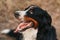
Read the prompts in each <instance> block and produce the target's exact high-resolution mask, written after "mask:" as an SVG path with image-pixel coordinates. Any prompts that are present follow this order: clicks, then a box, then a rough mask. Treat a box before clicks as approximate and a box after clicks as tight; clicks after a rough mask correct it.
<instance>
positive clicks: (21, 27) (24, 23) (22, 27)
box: [14, 21, 33, 33]
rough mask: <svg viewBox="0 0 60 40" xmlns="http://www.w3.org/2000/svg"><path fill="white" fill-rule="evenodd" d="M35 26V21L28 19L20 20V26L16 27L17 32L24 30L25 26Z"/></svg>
mask: <svg viewBox="0 0 60 40" xmlns="http://www.w3.org/2000/svg"><path fill="white" fill-rule="evenodd" d="M32 26H33V22H31V21H28V22H26V21H24V22H23V21H22V22H20V24H19V25H18V27H17V28H16V29H15V31H14V32H15V33H16V32H20V31H21V30H23V29H25V28H30V27H32Z"/></svg>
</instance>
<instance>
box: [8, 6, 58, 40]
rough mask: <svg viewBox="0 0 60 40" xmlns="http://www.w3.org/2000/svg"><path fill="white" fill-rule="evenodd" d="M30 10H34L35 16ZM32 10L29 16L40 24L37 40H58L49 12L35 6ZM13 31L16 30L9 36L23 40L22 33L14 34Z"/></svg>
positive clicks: (28, 13)
mask: <svg viewBox="0 0 60 40" xmlns="http://www.w3.org/2000/svg"><path fill="white" fill-rule="evenodd" d="M33 6H35V5H33ZM29 7H30V6H29ZM29 7H28V8H29ZM28 8H26V9H25V10H27V9H28ZM30 10H32V13H33V14H31V13H30ZM30 10H29V11H28V12H27V16H29V17H31V18H33V19H35V20H36V21H37V22H38V33H37V38H36V40H57V38H56V30H55V28H54V27H53V26H52V25H51V23H52V18H51V16H50V15H49V14H48V12H46V11H45V10H43V9H41V8H40V7H38V6H35V7H33V8H32V9H30ZM13 31H14V30H11V32H10V33H8V35H10V36H12V37H16V38H17V40H22V38H23V35H22V34H20V33H13Z"/></svg>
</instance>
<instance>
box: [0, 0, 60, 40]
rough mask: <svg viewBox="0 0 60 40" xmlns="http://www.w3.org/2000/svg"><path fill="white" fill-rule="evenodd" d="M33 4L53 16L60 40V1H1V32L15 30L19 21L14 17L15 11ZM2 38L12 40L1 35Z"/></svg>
mask: <svg viewBox="0 0 60 40" xmlns="http://www.w3.org/2000/svg"><path fill="white" fill-rule="evenodd" d="M32 4H33V5H38V6H39V7H41V8H42V9H44V10H46V11H48V13H49V14H50V15H51V16H52V21H53V22H52V25H54V26H55V28H56V31H57V37H58V40H60V31H59V30H60V0H0V30H3V29H5V28H11V29H13V28H15V27H16V26H17V25H18V23H19V21H18V20H17V19H16V18H15V17H14V11H15V10H18V9H19V10H24V9H25V8H26V7H28V6H29V5H32ZM1 37H4V38H6V40H9V39H10V40H12V38H10V37H7V36H3V35H0V38H1Z"/></svg>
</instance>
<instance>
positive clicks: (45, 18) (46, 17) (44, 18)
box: [40, 10, 52, 25]
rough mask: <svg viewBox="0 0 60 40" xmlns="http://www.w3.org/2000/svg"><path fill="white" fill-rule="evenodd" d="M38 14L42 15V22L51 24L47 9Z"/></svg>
mask: <svg viewBox="0 0 60 40" xmlns="http://www.w3.org/2000/svg"><path fill="white" fill-rule="evenodd" d="M40 15H41V16H42V21H43V23H44V24H48V25H51V22H52V18H51V16H50V15H49V14H48V12H47V11H45V10H44V11H43V12H42V13H41V14H40Z"/></svg>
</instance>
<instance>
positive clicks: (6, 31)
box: [1, 29, 10, 34]
mask: <svg viewBox="0 0 60 40" xmlns="http://www.w3.org/2000/svg"><path fill="white" fill-rule="evenodd" d="M9 32H10V29H5V30H2V31H1V33H2V34H7V33H9Z"/></svg>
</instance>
